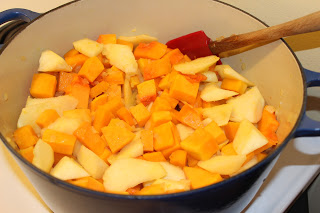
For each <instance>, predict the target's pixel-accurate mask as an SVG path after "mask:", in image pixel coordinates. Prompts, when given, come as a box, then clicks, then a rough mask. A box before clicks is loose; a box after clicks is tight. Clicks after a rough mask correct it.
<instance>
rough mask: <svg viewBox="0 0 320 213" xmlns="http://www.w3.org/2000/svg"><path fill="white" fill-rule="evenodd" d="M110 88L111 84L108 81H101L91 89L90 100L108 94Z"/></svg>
mask: <svg viewBox="0 0 320 213" xmlns="http://www.w3.org/2000/svg"><path fill="white" fill-rule="evenodd" d="M108 88H109V83H108V82H106V81H101V82H100V83H98V84H97V85H95V86H94V87H91V89H90V94H89V95H90V98H95V97H97V96H98V95H101V94H102V93H106V92H107V91H108Z"/></svg>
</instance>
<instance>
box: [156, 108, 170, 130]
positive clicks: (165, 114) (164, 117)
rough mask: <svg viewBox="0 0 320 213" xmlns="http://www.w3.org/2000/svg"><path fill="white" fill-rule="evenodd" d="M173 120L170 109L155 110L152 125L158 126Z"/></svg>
mask: <svg viewBox="0 0 320 213" xmlns="http://www.w3.org/2000/svg"><path fill="white" fill-rule="evenodd" d="M171 120H172V116H171V113H170V112H169V111H157V112H153V113H152V115H151V126H153V127H156V126H159V125H161V124H163V123H167V122H169V121H171Z"/></svg>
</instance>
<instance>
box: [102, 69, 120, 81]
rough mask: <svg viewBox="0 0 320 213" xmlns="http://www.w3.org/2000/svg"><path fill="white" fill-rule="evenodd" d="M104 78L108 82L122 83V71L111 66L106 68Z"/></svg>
mask: <svg viewBox="0 0 320 213" xmlns="http://www.w3.org/2000/svg"><path fill="white" fill-rule="evenodd" d="M104 80H105V81H106V82H108V83H110V84H124V72H122V71H121V70H119V69H118V68H116V67H115V66H112V67H111V68H110V69H107V76H106V77H105V78H104Z"/></svg>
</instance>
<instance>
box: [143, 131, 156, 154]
mask: <svg viewBox="0 0 320 213" xmlns="http://www.w3.org/2000/svg"><path fill="white" fill-rule="evenodd" d="M140 138H141V142H142V143H143V151H145V152H153V131H152V130H150V129H144V130H142V131H141V136H140Z"/></svg>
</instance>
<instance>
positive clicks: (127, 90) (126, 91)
mask: <svg viewBox="0 0 320 213" xmlns="http://www.w3.org/2000/svg"><path fill="white" fill-rule="evenodd" d="M123 99H124V105H125V106H126V107H127V108H128V109H129V108H130V107H132V106H134V105H136V96H135V95H133V92H132V88H131V86H130V82H129V80H128V79H127V78H126V79H125V80H124V84H123Z"/></svg>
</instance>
